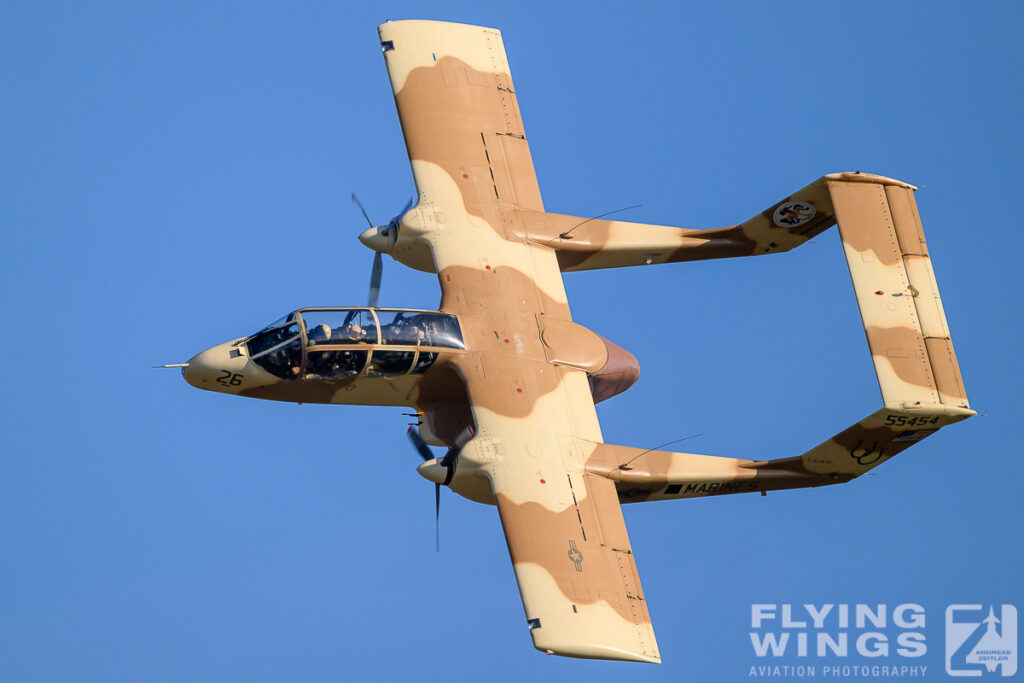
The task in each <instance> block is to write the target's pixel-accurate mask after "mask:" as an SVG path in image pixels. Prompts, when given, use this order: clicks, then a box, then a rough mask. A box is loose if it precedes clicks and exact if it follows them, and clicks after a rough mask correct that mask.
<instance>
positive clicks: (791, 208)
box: [772, 202, 818, 228]
mask: <svg viewBox="0 0 1024 683" xmlns="http://www.w3.org/2000/svg"><path fill="white" fill-rule="evenodd" d="M816 213H818V211H817V209H815V208H814V205H813V204H809V203H807V202H786V203H785V204H782V205H780V206H779V208H777V209H775V213H773V214H772V222H773V223H775V225H777V226H779V227H781V228H795V227H797V226H800V225H803V224H804V223H806V222H807V221H809V220H811V219H812V218H814V215H815V214H816Z"/></svg>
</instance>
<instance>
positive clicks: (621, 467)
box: [619, 434, 703, 470]
mask: <svg viewBox="0 0 1024 683" xmlns="http://www.w3.org/2000/svg"><path fill="white" fill-rule="evenodd" d="M698 436H703V434H692V435H690V436H684V437H683V438H681V439H676V440H675V441H669V442H668V443H663V444H661V445H660V446H655V447H654V448H648V449H647V450H646V451H644V452H643V453H638V454H637V455H635V456H633V457H632V458H630V459H629V460H627V461H626V462H624V463H622V464H621V465H619V469H620V470H628V469H632V468H631V467H630V466H629V463H631V462H633V461H634V460H636V459H637V458H639V457H640V456H641V455H647V454H648V453H650V452H651V451H656V450H658V449H660V448H664V447H665V446H671V445H672V444H674V443H679V442H680V441H689V440H690V439H695V438H697V437H698Z"/></svg>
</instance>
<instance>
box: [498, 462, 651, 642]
mask: <svg viewBox="0 0 1024 683" xmlns="http://www.w3.org/2000/svg"><path fill="white" fill-rule="evenodd" d="M531 448H532V449H538V448H542V444H540V443H539V442H534V443H533V444H532V445H531ZM553 448H557V445H553ZM569 448H570V449H571V447H569ZM526 464H527V463H520V465H526ZM491 483H492V486H493V488H494V495H495V500H496V502H497V505H498V513H499V515H500V517H501V523H502V527H503V528H504V530H505V539H506V541H507V542H508V549H509V554H510V556H511V558H512V566H513V568H514V570H515V575H516V581H517V583H518V584H519V592H520V595H521V596H522V600H523V609H524V610H525V612H526V619H527V623H528V625H529V628H530V635H531V637H532V638H533V644H534V647H536V648H537V649H538V650H542V651H546V652H549V653H552V654H559V655H563V656H569V657H587V658H594V659H619V660H628V661H639V662H658V661H660V657H659V654H658V646H657V643H656V641H655V638H654V629H653V627H652V626H651V618H650V615H649V614H648V611H647V603H646V600H645V598H644V594H643V590H642V589H641V586H640V579H639V575H638V574H637V568H636V562H635V560H634V557H633V552H632V549H631V547H630V543H629V537H628V536H627V534H626V525H625V522H624V520H623V518H622V509H621V507H620V506H619V500H618V494H617V493H616V491H615V484H614V482H612V481H610V480H608V479H604V478H601V477H596V476H592V475H589V474H583V473H571V472H568V471H566V470H565V469H564V468H562V471H558V469H557V468H555V467H554V466H553V464H549V465H548V466H547V467H545V468H544V473H543V476H540V475H537V474H535V472H534V469H533V468H525V467H522V466H520V467H515V466H506V467H500V466H499V467H495V468H494V469H493V471H492V474H491Z"/></svg>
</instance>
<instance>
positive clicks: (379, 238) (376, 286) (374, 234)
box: [352, 192, 416, 308]
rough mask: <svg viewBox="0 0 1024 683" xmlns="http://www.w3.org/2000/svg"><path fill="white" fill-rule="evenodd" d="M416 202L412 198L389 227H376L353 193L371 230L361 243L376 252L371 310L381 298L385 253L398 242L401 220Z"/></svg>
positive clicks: (353, 200)
mask: <svg viewBox="0 0 1024 683" xmlns="http://www.w3.org/2000/svg"><path fill="white" fill-rule="evenodd" d="M415 200H416V197H415V196H413V197H410V198H409V201H408V202H407V203H406V205H405V206H404V207H403V208H402V210H401V211H400V212H399V213H398V215H397V216H395V217H394V218H392V219H391V220H390V221H388V222H387V225H374V224H373V221H371V220H370V215H369V214H368V213H366V209H365V208H363V203H362V202H361V201H359V197H357V196H356V193H355V192H353V193H352V202H353V203H354V204H355V205H356V206H358V207H359V211H360V212H361V213H362V214H363V218H365V219H366V223H367V225H369V226H370V229H369V230H366V231H364V232H363V233H362V234H361V235H360V236H359V241H360V242H362V243H363V244H365V245H366V246H368V247H370V248H371V249H373V250H374V252H376V253H374V255H373V267H372V268H371V269H370V296H369V302H368V303H367V306H370V307H371V308H374V307H376V306H377V299H379V298H380V281H381V276H382V275H383V274H384V257H383V253H384V252H385V251H391V249H393V248H394V246H395V243H396V242H397V241H398V229H399V226H400V220H401V218H402V216H403V215H404V214H405V212H406V211H408V210H409V209H411V208H412V204H413V202H414V201H415Z"/></svg>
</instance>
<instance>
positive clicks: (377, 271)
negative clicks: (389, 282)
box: [366, 251, 384, 308]
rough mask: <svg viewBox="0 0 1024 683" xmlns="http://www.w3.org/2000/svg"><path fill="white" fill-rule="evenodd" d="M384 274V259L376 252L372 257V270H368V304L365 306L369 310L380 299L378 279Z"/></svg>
mask: <svg viewBox="0 0 1024 683" xmlns="http://www.w3.org/2000/svg"><path fill="white" fill-rule="evenodd" d="M383 274H384V257H383V256H381V253H380V252H379V251H378V252H376V253H374V255H373V268H372V269H371V270H370V302H369V303H368V304H366V305H367V306H369V307H370V308H374V307H375V306H376V305H377V299H379V298H380V278H381V276H382V275H383Z"/></svg>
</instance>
